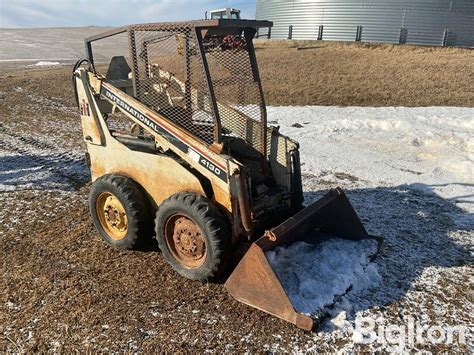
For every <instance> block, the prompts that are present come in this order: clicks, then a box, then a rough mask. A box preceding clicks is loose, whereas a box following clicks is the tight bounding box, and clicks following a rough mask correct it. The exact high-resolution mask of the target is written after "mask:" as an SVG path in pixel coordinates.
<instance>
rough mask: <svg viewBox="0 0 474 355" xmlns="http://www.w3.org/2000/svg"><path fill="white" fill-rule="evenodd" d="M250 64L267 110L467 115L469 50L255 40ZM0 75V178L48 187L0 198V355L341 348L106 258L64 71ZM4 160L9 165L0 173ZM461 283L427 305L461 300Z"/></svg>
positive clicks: (472, 94)
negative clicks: (414, 110) (456, 111)
mask: <svg viewBox="0 0 474 355" xmlns="http://www.w3.org/2000/svg"><path fill="white" fill-rule="evenodd" d="M257 56H258V59H259V60H260V70H261V76H262V79H263V85H264V91H265V94H266V99H267V103H268V104H269V105H341V106H342V105H368V106H390V105H403V106H428V105H453V106H474V52H473V51H471V50H467V49H451V48H447V49H446V48H428V47H426V48H423V47H409V46H400V47H399V46H388V45H358V44H338V43H318V42H291V43H290V42H282V43H278V42H272V43H266V42H259V43H258V44H257ZM2 69H3V70H2V72H0V164H1V165H0V178H1V177H2V175H3V178H5V177H6V176H7V175H8V174H10V172H9V171H8V169H6V166H7V164H10V165H8V166H16V165H17V166H18V167H19V168H22V169H23V170H27V169H30V168H31V167H32V166H35V167H38V169H43V168H45V167H46V168H45V171H46V170H47V171H48V174H50V175H48V176H53V177H54V178H55V179H57V180H54V181H53V182H54V183H55V184H56V183H57V185H54V186H53V187H51V186H52V185H51V184H52V183H51V181H49V180H48V181H43V180H42V179H38V180H35V181H33V182H32V183H31V184H27V183H24V182H23V180H22V179H23V177H24V176H23V175H21V173H19V176H18V184H17V185H14V186H11V190H5V191H0V199H1V203H0V205H1V208H0V254H1V259H2V260H1V272H2V283H1V287H0V302H1V303H0V351H10V352H23V351H28V352H38V351H46V350H53V351H63V352H70V351H73V350H82V351H84V350H89V351H139V350H142V351H146V350H153V351H158V350H172V351H179V350H191V351H196V352H203V351H205V350H211V351H218V352H223V351H234V352H243V351H250V352H263V351H265V350H268V349H270V348H271V349H276V350H277V351H278V350H280V351H291V350H292V349H294V348H295V347H301V349H304V347H305V346H313V350H316V351H335V350H337V349H341V347H343V346H344V345H345V344H346V343H347V342H348V341H349V340H348V339H340V338H339V339H337V338H336V339H333V341H332V342H329V343H326V342H324V341H322V340H321V339H318V338H317V336H315V335H314V334H311V333H305V332H302V331H300V330H298V329H296V328H295V327H293V326H292V325H290V324H287V323H285V322H283V321H280V320H278V319H275V318H273V317H271V316H269V315H266V314H264V313H262V312H259V311H256V310H253V309H251V308H249V307H247V306H245V305H243V304H241V303H238V302H236V301H234V300H233V299H232V298H231V297H230V296H229V295H228V294H227V293H226V292H225V290H224V289H223V287H222V285H220V284H200V283H197V282H193V281H189V280H185V279H183V278H181V277H178V276H177V275H176V274H175V273H174V272H173V271H172V270H171V268H170V267H169V266H168V265H167V264H166V262H165V261H164V260H163V258H162V257H161V255H160V253H159V252H158V251H157V250H156V246H155V245H152V246H151V247H150V248H149V250H143V251H137V252H121V251H116V250H113V249H111V248H110V247H108V246H106V245H105V243H103V242H102V241H101V240H100V237H99V235H98V233H97V232H96V231H95V230H94V228H93V225H92V222H91V220H90V217H89V214H88V205H87V204H88V202H87V199H88V191H89V187H90V183H89V182H88V180H89V177H88V175H87V172H86V171H85V168H84V165H83V163H82V151H83V143H82V136H81V131H80V122H79V116H78V112H77V108H76V107H75V104H74V100H73V97H72V89H71V72H70V71H71V69H70V68H69V67H61V68H57V69H26V68H24V67H18V65H17V66H16V67H15V68H14V67H13V66H8V67H7V66H4V67H3V68H2ZM68 152H70V153H68ZM12 154H18V155H16V158H15V159H16V160H15V161H7V160H8V156H10V155H12ZM20 170H21V169H20ZM317 187H318V184H317V183H316V184H315V185H314V188H317ZM319 187H320V190H325V189H327V188H328V186H327V183H324V182H321V184H320V185H319ZM393 196H395V197H396V195H395V193H393ZM398 198H400V199H401V197H400V196H398ZM403 198H404V197H403ZM362 201H363V199H362ZM413 201H415V202H413V203H414V204H416V203H419V201H417V200H416V199H415V200H413ZM410 203H411V202H410ZM433 205H436V206H438V205H440V202H437V201H434V202H433ZM400 206H401V207H400V209H399V213H400V215H401V216H402V217H403V211H404V209H405V208H406V207H405V205H402V204H401V205H400ZM437 208H438V207H437ZM439 209H440V210H442V212H443V213H444V212H446V211H447V212H446V213H448V212H450V211H451V210H449V208H448V207H445V206H444V205H443V207H439ZM443 209H444V210H443ZM373 213H376V207H374V209H373ZM439 213H441V212H439ZM382 223H383V222H382V221H380V224H382ZM387 223H390V220H389V221H387ZM443 223H444V222H443ZM402 227H403V226H400V228H402ZM425 232H426V231H421V232H420V233H421V235H423V233H425ZM460 255H461V254H460ZM462 256H464V254H462ZM384 257H386V256H384ZM453 258H454V257H453ZM460 263H461V262H460ZM462 277H463V279H462V280H461V281H459V282H456V283H453V286H452V288H450V289H449V290H447V291H446V292H442V294H440V295H437V297H440V298H444V297H452V298H453V299H457V300H460V299H465V298H467V297H470V296H469V295H468V294H467V290H466V289H465V288H463V285H465V286H467V284H468V283H469V280H468V279H467V276H466V277H465V276H462ZM403 282H404V280H401V281H400V284H401V285H402V283H403ZM400 287H409V286H406V285H402V286H400ZM458 302H459V301H453V307H458V305H457V303H458ZM380 307H381V308H380V309H381V312H384V315H385V317H387V318H394V319H398V317H399V316H400V314H401V313H400V309H401V308H403V307H406V308H407V309H410V308H411V311H412V312H414V313H416V304H415V305H413V304H410V301H407V300H404V299H402V298H400V299H394V300H393V301H392V302H391V303H389V304H386V305H383V306H380ZM459 307H460V308H459V309H461V310H462V309H464V308H463V307H464V306H462V305H459ZM465 316H466V315H465ZM467 317H468V316H467ZM275 344H276V345H275ZM308 344H309V345H308ZM420 348H425V349H427V350H432V351H433V350H444V351H446V350H448V349H446V348H444V347H443V346H439V347H430V346H429V345H426V346H421V347H420ZM356 350H364V348H363V347H362V348H360V349H356ZM460 350H464V351H468V350H466V348H461V349H460Z"/></svg>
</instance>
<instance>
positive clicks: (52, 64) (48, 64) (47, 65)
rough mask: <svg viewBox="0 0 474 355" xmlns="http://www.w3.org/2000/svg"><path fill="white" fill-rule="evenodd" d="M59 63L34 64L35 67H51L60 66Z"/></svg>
mask: <svg viewBox="0 0 474 355" xmlns="http://www.w3.org/2000/svg"><path fill="white" fill-rule="evenodd" d="M60 64H61V63H59V62H48V61H40V62H38V63H36V64H35V66H36V67H51V66H54V65H60Z"/></svg>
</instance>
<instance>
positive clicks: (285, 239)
mask: <svg viewBox="0 0 474 355" xmlns="http://www.w3.org/2000/svg"><path fill="white" fill-rule="evenodd" d="M327 236H335V237H339V238H345V239H352V240H360V239H365V238H373V239H377V238H376V237H372V236H370V235H369V234H367V232H366V231H365V229H364V227H363V226H362V223H361V221H360V219H359V217H358V216H357V214H356V212H355V211H354V209H353V208H352V206H351V204H350V202H349V200H348V199H347V197H346V195H345V194H344V192H343V191H342V190H341V189H339V188H337V189H332V190H330V191H329V192H328V193H327V194H326V195H324V196H323V197H322V198H321V199H320V200H318V201H316V202H315V203H313V204H312V205H311V206H308V207H306V208H305V209H303V210H301V211H300V212H298V213H297V214H295V215H294V216H292V217H290V218H288V219H287V220H286V221H284V222H283V223H281V224H280V225H278V226H277V227H275V228H273V229H271V230H269V231H267V232H266V233H265V234H264V236H263V237H261V238H260V239H258V240H257V241H255V242H254V243H253V244H252V246H251V247H250V249H249V250H248V252H247V253H246V254H245V255H244V257H243V258H242V260H241V261H240V263H239V264H238V265H237V267H236V268H235V270H234V271H233V273H232V274H231V275H230V277H229V278H228V279H227V281H226V283H225V287H226V289H227V290H228V291H229V293H230V294H231V295H232V296H233V297H234V298H235V299H237V300H238V301H240V302H243V303H245V304H247V305H249V306H252V307H255V308H257V309H259V310H262V311H264V312H267V313H270V314H272V315H274V316H276V317H278V318H281V319H283V320H286V321H288V322H290V323H293V324H295V325H296V326H297V327H299V328H302V329H305V330H311V329H312V328H313V325H314V324H315V320H314V319H312V318H311V317H309V316H307V315H304V314H300V313H298V311H297V310H296V309H295V308H294V307H293V304H292V303H291V300H290V299H289V297H288V295H287V293H286V292H285V290H284V289H283V287H282V285H281V283H280V281H279V279H278V277H277V275H276V274H275V273H274V271H273V269H272V267H271V266H270V264H269V262H268V260H267V259H266V257H265V252H267V251H269V250H273V249H274V248H276V247H278V246H282V245H289V244H292V243H294V242H296V241H300V240H304V241H306V242H309V243H315V242H317V241H318V240H319V239H320V238H321V237H327ZM377 240H378V239H377Z"/></svg>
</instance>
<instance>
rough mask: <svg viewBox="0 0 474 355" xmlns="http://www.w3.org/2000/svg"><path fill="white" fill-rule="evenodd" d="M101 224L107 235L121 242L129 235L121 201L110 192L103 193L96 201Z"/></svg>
mask: <svg viewBox="0 0 474 355" xmlns="http://www.w3.org/2000/svg"><path fill="white" fill-rule="evenodd" d="M96 211H97V216H98V217H99V222H100V225H101V226H102V228H103V229H104V230H105V232H106V233H107V235H108V236H109V237H110V238H112V239H114V240H121V239H123V238H125V236H126V235H127V229H128V219H127V214H126V212H125V208H124V207H123V205H122V203H121V202H120V200H119V199H118V198H117V197H116V196H115V195H114V194H112V193H110V192H102V193H101V194H100V195H99V196H98V197H97V201H96Z"/></svg>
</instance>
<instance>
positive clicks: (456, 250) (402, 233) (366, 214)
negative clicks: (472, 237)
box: [305, 183, 474, 315]
mask: <svg viewBox="0 0 474 355" xmlns="http://www.w3.org/2000/svg"><path fill="white" fill-rule="evenodd" d="M325 192H326V191H309V192H306V193H305V201H306V203H307V204H309V203H311V202H314V201H316V200H317V199H319V198H320V197H321V196H322V195H323V194H324V193H325ZM346 193H347V196H348V198H349V200H350V201H351V203H352V205H353V206H354V209H355V210H356V211H357V213H358V215H359V217H360V218H361V220H362V222H363V224H364V226H365V227H366V229H367V231H368V232H369V234H372V235H378V236H382V237H383V238H384V239H385V243H384V247H383V249H382V251H381V253H380V254H379V256H378V257H377V258H376V259H375V263H376V264H377V267H378V271H379V273H380V275H381V276H382V278H383V281H382V284H381V285H379V287H378V288H377V289H375V290H374V289H372V290H366V291H364V292H363V293H361V294H357V295H351V292H349V293H348V294H347V297H346V298H347V300H349V302H348V303H347V302H346V305H345V306H346V309H344V306H343V307H342V309H340V310H345V311H346V312H347V313H348V314H352V315H353V314H354V313H355V312H357V311H362V310H366V309H369V308H372V307H374V306H381V307H383V306H385V305H387V304H390V303H392V302H394V301H398V300H400V299H402V298H403V297H404V296H405V295H406V293H407V291H408V290H410V289H411V288H413V287H414V284H415V282H416V280H417V279H418V278H419V277H420V275H421V274H422V273H423V271H424V270H425V269H427V268H429V267H439V268H453V267H460V266H464V265H468V264H471V263H472V262H473V258H472V256H471V253H470V251H469V246H468V241H469V234H470V233H472V230H474V216H473V215H472V213H468V212H467V211H465V210H462V209H460V208H459V207H457V206H456V205H455V204H454V203H453V202H452V200H451V199H444V198H442V197H440V196H438V195H436V194H435V193H434V192H433V187H432V186H429V185H424V184H420V183H417V184H414V185H402V186H397V187H378V188H366V189H354V190H347V191H346ZM464 197H466V198H467V197H469V196H464ZM463 239H464V241H465V243H464V245H463V243H462V240H463Z"/></svg>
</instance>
